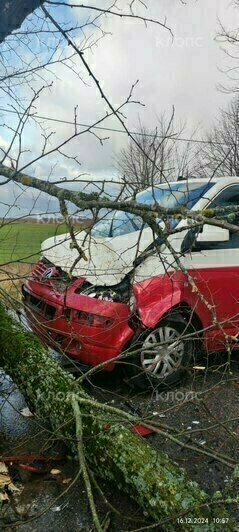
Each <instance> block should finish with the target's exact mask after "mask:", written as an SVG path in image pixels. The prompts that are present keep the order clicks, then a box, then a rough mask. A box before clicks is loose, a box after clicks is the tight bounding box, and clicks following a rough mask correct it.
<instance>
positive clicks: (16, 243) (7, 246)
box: [0, 222, 79, 264]
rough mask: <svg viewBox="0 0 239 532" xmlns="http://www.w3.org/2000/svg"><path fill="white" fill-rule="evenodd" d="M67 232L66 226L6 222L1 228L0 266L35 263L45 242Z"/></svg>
mask: <svg viewBox="0 0 239 532" xmlns="http://www.w3.org/2000/svg"><path fill="white" fill-rule="evenodd" d="M78 230H79V226H78ZM67 232H68V231H67V227H66V226H65V225H64V224H55V223H45V224H44V223H41V224H39V223H24V222H23V223H20V222H11V223H9V224H6V222H5V225H3V226H2V227H0V264H4V263H6V262H10V261H19V260H20V261H22V262H27V263H34V262H36V261H37V259H38V257H39V255H40V247H41V242H43V240H45V239H46V238H49V237H50V236H54V235H60V234H62V233H67Z"/></svg>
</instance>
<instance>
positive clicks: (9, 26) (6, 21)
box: [0, 0, 44, 43]
mask: <svg viewBox="0 0 239 532" xmlns="http://www.w3.org/2000/svg"><path fill="white" fill-rule="evenodd" d="M43 2H44V0H1V6H0V43H1V42H3V41H4V39H6V37H7V36H8V35H10V33H12V31H14V30H16V29H17V28H19V27H20V26H21V24H22V23H23V22H24V20H25V18H26V17H27V16H28V15H30V13H33V11H34V10H35V9H36V8H37V7H40V5H41V4H43Z"/></svg>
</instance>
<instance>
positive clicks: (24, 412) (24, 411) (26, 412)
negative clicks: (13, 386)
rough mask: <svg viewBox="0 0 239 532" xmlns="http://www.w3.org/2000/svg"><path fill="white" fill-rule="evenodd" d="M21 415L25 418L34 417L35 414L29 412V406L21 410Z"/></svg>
mask: <svg viewBox="0 0 239 532" xmlns="http://www.w3.org/2000/svg"><path fill="white" fill-rule="evenodd" d="M20 414H21V415H22V416H23V417H32V416H33V413H32V412H31V410H29V408H28V407H27V406H26V407H25V408H22V410H20Z"/></svg>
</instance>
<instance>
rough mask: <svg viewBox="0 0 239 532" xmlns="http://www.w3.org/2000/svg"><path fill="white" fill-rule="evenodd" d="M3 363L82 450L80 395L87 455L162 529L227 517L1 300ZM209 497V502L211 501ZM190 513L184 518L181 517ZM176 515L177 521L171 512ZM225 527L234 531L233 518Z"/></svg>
mask: <svg viewBox="0 0 239 532" xmlns="http://www.w3.org/2000/svg"><path fill="white" fill-rule="evenodd" d="M0 364H1V366H2V367H3V368H4V369H5V371H6V372H7V373H8V374H9V375H10V376H11V377H12V379H13V381H14V382H15V383H16V384H17V385H18V387H19V389H20V390H21V391H22V393H23V394H24V396H25V398H26V400H27V401H28V404H29V406H30V407H31V408H34V409H35V411H36V413H37V414H38V415H40V416H42V417H45V418H46V417H47V418H48V419H49V420H50V423H51V426H52V430H53V431H54V432H55V435H56V437H57V438H61V439H62V440H64V441H65V443H66V444H67V445H68V447H69V448H70V449H71V451H72V452H73V453H75V454H76V449H77V441H76V436H75V434H76V419H75V416H74V410H73V408H72V397H74V400H75V398H77V400H78V401H79V405H80V411H81V416H82V430H83V442H84V451H85V459H86V461H87V464H88V466H89V467H90V468H91V470H92V471H94V473H95V474H97V475H98V476H100V477H101V478H104V479H106V480H109V481H111V482H112V481H113V482H114V483H115V484H116V485H117V487H118V488H119V489H121V490H123V491H125V492H127V493H128V494H129V495H130V496H131V497H132V498H133V499H134V500H135V501H136V502H137V503H138V504H139V505H140V506H141V508H142V509H143V511H144V513H145V515H147V516H149V517H151V518H153V519H154V520H155V521H156V522H159V521H160V522H161V521H165V523H164V524H162V525H161V526H162V529H163V530H167V531H168V530H195V527H194V525H192V524H191V523H190V519H192V518H193V519H200V518H203V519H205V520H206V521H205V522H206V523H207V520H208V528H207V525H206V526H205V530H216V528H217V526H218V525H216V523H215V524H214V519H215V518H216V517H217V518H218V517H220V516H222V517H224V518H225V517H227V516H228V515H227V512H226V510H225V508H223V506H222V505H221V504H218V501H216V499H215V501H216V503H215V504H216V509H215V510H214V507H213V505H212V506H211V505H210V499H209V498H208V495H207V494H206V493H205V492H204V491H203V490H202V489H201V488H200V487H199V485H198V484H197V483H196V482H192V481H190V480H188V478H187V476H186V474H185V472H184V470H183V469H181V468H179V466H178V465H177V464H175V463H174V462H173V461H172V460H170V459H169V458H168V456H167V455H166V454H165V453H163V452H160V451H155V450H154V449H153V448H152V447H151V446H150V445H149V444H147V443H146V442H145V441H144V440H142V439H141V438H140V437H138V436H137V435H136V434H135V433H134V432H132V431H131V430H130V423H128V422H127V421H125V420H124V421H122V419H121V420H120V419H119V417H118V416H116V415H114V414H113V413H112V412H109V411H108V410H107V406H106V405H99V403H97V401H95V400H94V399H92V398H91V397H90V396H89V395H88V394H86V393H85V392H84V390H83V388H81V387H80V386H79V385H78V384H77V381H76V380H75V379H74V378H73V377H72V376H71V375H70V374H68V373H67V372H65V370H64V369H63V368H62V367H60V365H59V364H58V363H57V362H56V361H55V360H53V359H52V358H51V357H50V355H49V354H48V353H47V351H46V350H45V348H44V347H43V346H42V345H41V344H40V342H39V341H38V339H36V337H35V336H34V335H33V334H31V333H29V332H27V331H26V330H25V329H24V328H23V327H22V326H21V325H20V324H19V323H17V322H16V321H15V320H14V319H13V318H12V317H11V316H9V314H8V313H7V312H6V310H5V308H4V307H3V306H2V305H1V304H0ZM208 503H209V505H208ZM180 514H181V515H182V516H183V517H181V519H183V521H182V523H180V522H178V520H177V516H180ZM172 515H173V516H175V517H174V519H173V520H172V521H170V520H168V518H169V517H170V516H172ZM223 526H224V529H226V530H234V529H235V528H234V527H233V524H232V521H230V520H229V522H228V523H227V524H225V525H223Z"/></svg>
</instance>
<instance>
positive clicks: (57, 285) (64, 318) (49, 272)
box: [22, 258, 135, 371]
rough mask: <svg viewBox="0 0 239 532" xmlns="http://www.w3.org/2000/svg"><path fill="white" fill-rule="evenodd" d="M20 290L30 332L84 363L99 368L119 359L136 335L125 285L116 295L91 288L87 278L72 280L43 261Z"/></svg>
mask: <svg viewBox="0 0 239 532" xmlns="http://www.w3.org/2000/svg"><path fill="white" fill-rule="evenodd" d="M22 291H23V301H24V307H25V312H26V317H27V320H28V322H29V324H30V326H31V328H32V330H33V331H34V332H35V333H36V334H37V335H38V336H39V337H40V338H41V340H42V341H43V342H44V343H45V344H47V345H49V346H51V347H53V348H54V349H56V350H58V351H61V352H64V353H65V354H66V355H68V356H69V357H71V358H73V359H75V360H78V361H79V362H81V363H83V364H87V365H91V366H96V365H98V364H101V363H103V362H107V361H109V360H111V359H112V358H115V357H118V356H119V355H120V354H121V353H122V351H123V350H124V347H125V346H126V344H127V343H128V342H129V341H130V340H131V338H132V337H133V336H134V334H135V331H134V329H133V327H132V325H131V323H130V308H129V305H128V304H127V286H126V284H122V286H121V287H120V290H118V291H117V289H116V287H115V286H114V287H109V288H108V287H93V286H92V285H91V284H90V283H88V282H85V280H84V279H83V278H72V279H70V278H69V276H68V275H67V274H65V273H64V272H63V271H62V270H60V269H59V268H57V267H55V266H54V265H53V264H51V263H50V262H49V261H48V260H46V259H44V258H43V259H41V260H40V261H39V262H38V263H37V265H36V266H35V268H34V270H33V272H32V274H31V276H30V277H29V278H28V279H27V281H26V282H25V284H24V285H23V288H22ZM114 365H115V364H114V363H109V364H106V366H105V367H104V369H106V370H108V371H110V370H112V369H113V368H114Z"/></svg>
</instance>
